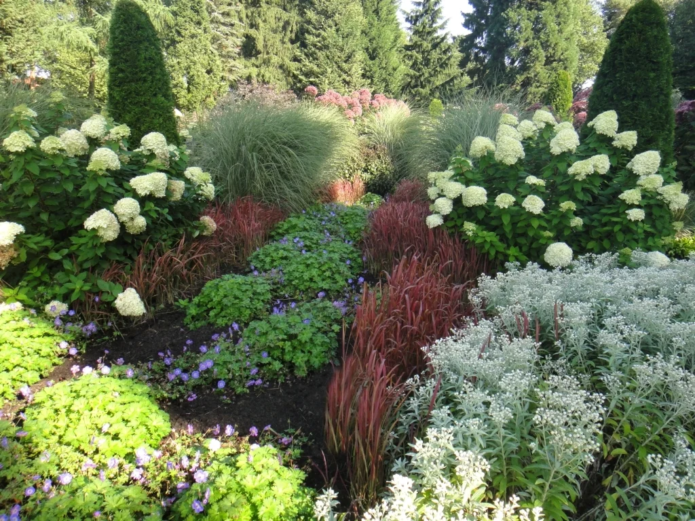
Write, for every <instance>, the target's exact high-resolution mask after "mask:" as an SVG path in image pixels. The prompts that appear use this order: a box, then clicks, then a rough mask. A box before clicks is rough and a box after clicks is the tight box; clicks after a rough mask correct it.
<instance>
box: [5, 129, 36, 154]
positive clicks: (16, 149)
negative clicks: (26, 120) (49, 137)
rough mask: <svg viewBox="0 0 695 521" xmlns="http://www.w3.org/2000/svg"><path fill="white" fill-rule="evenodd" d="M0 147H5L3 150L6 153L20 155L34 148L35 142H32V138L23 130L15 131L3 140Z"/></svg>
mask: <svg viewBox="0 0 695 521" xmlns="http://www.w3.org/2000/svg"><path fill="white" fill-rule="evenodd" d="M2 146H3V147H5V150H7V151H8V152H12V153H14V154H21V153H22V152H25V151H26V150H27V149H28V148H34V147H35V146H36V142H35V141H34V138H32V137H31V136H30V135H29V134H27V133H26V132H24V131H23V130H15V131H14V132H12V133H11V134H10V135H9V136H7V137H6V138H5V139H4V140H3V142H2Z"/></svg>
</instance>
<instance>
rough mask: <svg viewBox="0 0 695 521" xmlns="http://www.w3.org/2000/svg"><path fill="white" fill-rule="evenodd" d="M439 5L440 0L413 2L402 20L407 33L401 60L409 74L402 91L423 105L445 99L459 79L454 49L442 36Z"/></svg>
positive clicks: (442, 23)
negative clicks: (403, 61) (434, 100)
mask: <svg viewBox="0 0 695 521" xmlns="http://www.w3.org/2000/svg"><path fill="white" fill-rule="evenodd" d="M441 4H442V0H416V1H415V2H413V9H412V10H411V11H410V12H409V13H408V14H407V15H406V17H405V21H406V22H407V23H408V25H409V32H410V38H409V40H408V43H407V44H406V46H405V53H406V54H405V56H406V63H407V64H408V67H409V69H410V70H409V71H408V73H407V74H406V80H405V84H404V88H403V90H404V92H405V93H406V94H407V95H409V96H410V97H412V98H413V99H415V100H418V101H421V102H426V103H429V102H430V100H431V99H432V98H433V97H442V96H444V95H446V93H447V90H451V88H452V87H453V85H454V84H455V83H456V81H457V80H458V79H459V78H460V77H461V72H460V69H459V68H458V66H457V65H458V64H457V54H456V52H455V48H454V45H453V43H452V42H451V39H450V37H449V33H447V32H444V25H445V22H444V21H443V20H442V8H441Z"/></svg>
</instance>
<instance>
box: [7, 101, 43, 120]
mask: <svg viewBox="0 0 695 521" xmlns="http://www.w3.org/2000/svg"><path fill="white" fill-rule="evenodd" d="M12 113H13V114H14V115H15V116H18V117H20V118H23V119H33V118H35V117H36V116H38V114H37V113H36V112H35V111H33V110H31V109H30V108H29V107H27V106H26V104H24V103H22V104H21V105H17V106H16V107H15V108H13V109H12Z"/></svg>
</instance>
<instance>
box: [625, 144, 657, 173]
mask: <svg viewBox="0 0 695 521" xmlns="http://www.w3.org/2000/svg"><path fill="white" fill-rule="evenodd" d="M660 166H661V154H659V152H657V151H656V150H648V151H647V152H642V153H641V154H637V155H636V156H635V157H633V158H632V159H631V160H630V162H629V163H628V164H627V168H629V169H630V170H632V171H633V172H634V173H635V174H637V175H638V176H640V177H644V176H648V175H652V174H656V173H657V172H658V171H659V167H660Z"/></svg>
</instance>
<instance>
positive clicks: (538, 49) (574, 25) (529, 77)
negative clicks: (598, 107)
mask: <svg viewBox="0 0 695 521" xmlns="http://www.w3.org/2000/svg"><path fill="white" fill-rule="evenodd" d="M507 18H508V20H509V22H510V33H511V34H513V35H514V45H513V47H512V49H511V51H510V54H511V61H512V62H513V63H514V64H515V67H516V71H515V72H516V77H515V81H514V84H515V86H516V87H517V88H518V89H520V90H522V91H523V92H525V93H526V96H527V98H528V99H529V100H530V101H541V100H542V99H543V97H544V95H545V93H546V92H547V90H548V88H549V87H550V84H551V83H552V81H553V80H554V78H555V77H556V76H557V74H558V73H559V72H560V71H561V70H564V71H567V72H568V73H569V74H570V76H571V77H572V78H574V81H575V85H581V84H582V83H583V82H584V81H585V80H586V79H587V77H586V76H585V75H586V74H588V73H590V72H591V71H592V70H593V71H595V70H597V65H598V62H599V60H600V59H601V56H600V52H602V50H603V48H605V43H606V40H605V36H604V34H603V32H602V31H601V30H600V28H601V23H602V22H601V17H600V16H599V14H598V12H596V11H594V10H593V8H592V6H591V3H590V0H555V1H554V2H542V3H525V4H521V5H519V6H518V7H515V8H512V9H510V10H509V11H508V12H507ZM590 36H593V39H591V38H589V37H590ZM580 62H581V63H582V69H581V70H580V67H579V64H580ZM592 65H593V66H592ZM580 72H582V74H580Z"/></svg>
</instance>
